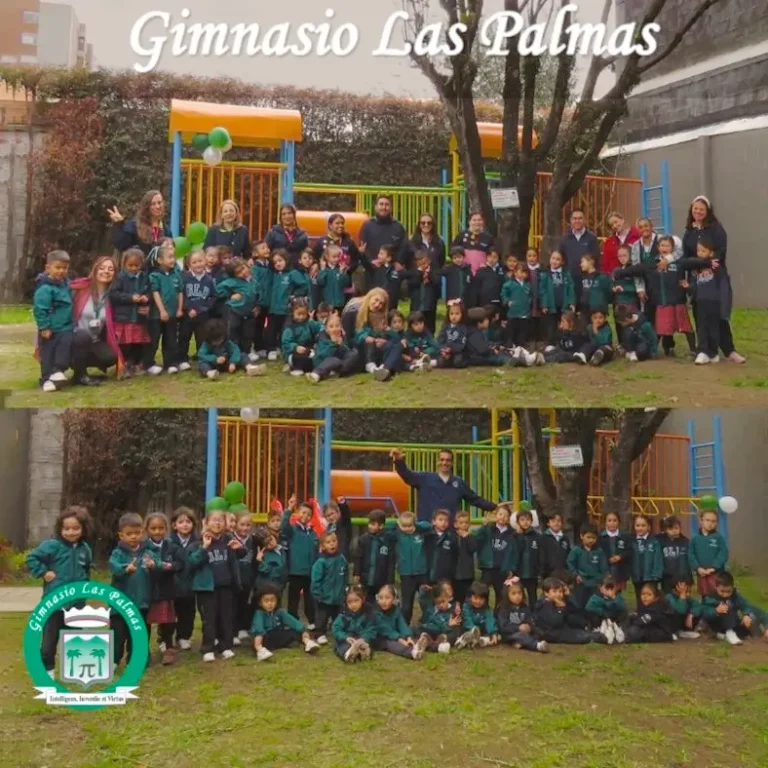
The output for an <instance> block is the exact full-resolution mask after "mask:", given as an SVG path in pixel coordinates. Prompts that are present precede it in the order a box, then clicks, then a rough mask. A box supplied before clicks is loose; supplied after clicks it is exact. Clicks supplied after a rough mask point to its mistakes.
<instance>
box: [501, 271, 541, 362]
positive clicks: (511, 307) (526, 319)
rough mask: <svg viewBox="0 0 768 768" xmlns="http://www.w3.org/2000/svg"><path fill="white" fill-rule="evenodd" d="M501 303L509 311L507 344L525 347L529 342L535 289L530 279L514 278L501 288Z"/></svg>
mask: <svg viewBox="0 0 768 768" xmlns="http://www.w3.org/2000/svg"><path fill="white" fill-rule="evenodd" d="M501 303H502V304H503V305H504V307H506V311H507V346H510V347H523V346H525V345H526V344H527V343H528V339H529V335H530V334H529V332H530V319H531V313H532V312H533V290H532V288H531V284H530V282H529V281H528V280H518V279H517V278H513V279H511V280H507V281H505V283H504V287H503V288H502V289H501Z"/></svg>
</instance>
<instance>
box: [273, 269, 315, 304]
mask: <svg viewBox="0 0 768 768" xmlns="http://www.w3.org/2000/svg"><path fill="white" fill-rule="evenodd" d="M302 291H304V293H302ZM306 291H307V281H306V279H305V278H304V277H301V276H300V275H299V273H298V272H297V271H296V270H291V271H290V272H289V271H288V270H285V271H284V272H273V273H272V285H271V286H270V294H269V313H270V314H271V315H287V314H288V312H289V310H290V306H291V297H292V296H294V295H300V296H306V295H307V293H306Z"/></svg>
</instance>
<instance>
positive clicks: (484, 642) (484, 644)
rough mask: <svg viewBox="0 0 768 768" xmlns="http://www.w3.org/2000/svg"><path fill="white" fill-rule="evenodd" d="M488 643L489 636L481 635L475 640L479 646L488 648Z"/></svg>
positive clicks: (489, 642)
mask: <svg viewBox="0 0 768 768" xmlns="http://www.w3.org/2000/svg"><path fill="white" fill-rule="evenodd" d="M490 644H491V638H490V637H481V638H480V639H479V640H478V641H477V645H478V647H480V648H488V647H489V646H490Z"/></svg>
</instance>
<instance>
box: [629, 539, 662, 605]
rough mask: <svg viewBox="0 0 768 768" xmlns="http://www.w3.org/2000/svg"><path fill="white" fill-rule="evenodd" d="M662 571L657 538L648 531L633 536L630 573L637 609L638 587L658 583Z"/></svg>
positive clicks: (659, 545) (638, 599)
mask: <svg viewBox="0 0 768 768" xmlns="http://www.w3.org/2000/svg"><path fill="white" fill-rule="evenodd" d="M663 572H664V562H663V560H662V557H661V544H659V541H658V539H656V538H655V537H654V536H652V535H651V534H650V533H646V534H645V536H633V537H632V561H631V563H630V575H631V577H632V583H633V584H634V586H635V595H636V597H637V604H638V609H639V606H640V589H641V588H642V586H643V584H648V583H651V584H658V583H659V582H660V581H661V577H662V575H663Z"/></svg>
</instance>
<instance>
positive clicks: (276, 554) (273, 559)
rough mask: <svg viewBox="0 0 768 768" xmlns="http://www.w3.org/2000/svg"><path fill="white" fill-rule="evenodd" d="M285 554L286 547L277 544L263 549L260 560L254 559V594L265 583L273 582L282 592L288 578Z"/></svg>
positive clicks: (286, 551) (286, 553)
mask: <svg viewBox="0 0 768 768" xmlns="http://www.w3.org/2000/svg"><path fill="white" fill-rule="evenodd" d="M287 555H288V550H287V548H284V547H282V546H281V545H279V544H278V545H277V546H276V547H275V548H274V549H269V550H265V552H264V554H263V556H262V558H261V561H259V560H257V561H256V588H255V593H256V595H258V594H259V591H260V589H261V588H262V587H263V586H264V585H265V584H274V585H275V586H276V587H278V588H279V590H280V594H282V592H283V589H284V588H285V581H286V579H287V578H288V574H287V562H286V560H287Z"/></svg>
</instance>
